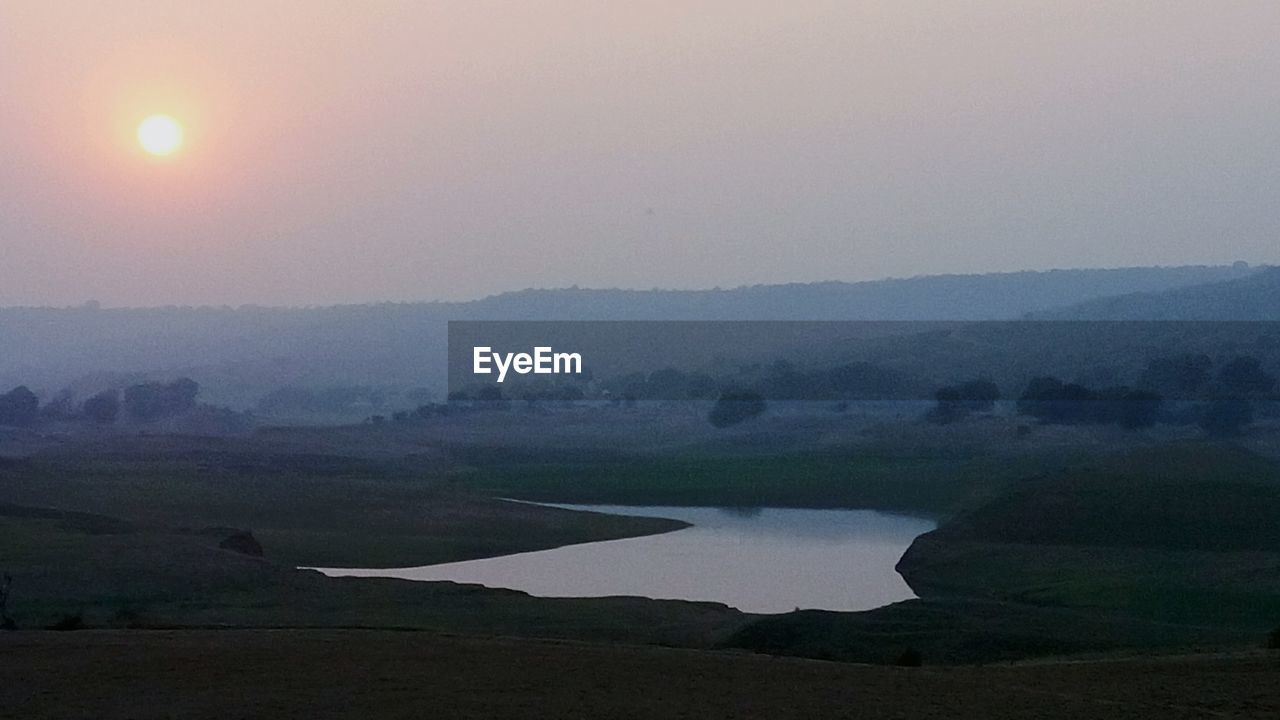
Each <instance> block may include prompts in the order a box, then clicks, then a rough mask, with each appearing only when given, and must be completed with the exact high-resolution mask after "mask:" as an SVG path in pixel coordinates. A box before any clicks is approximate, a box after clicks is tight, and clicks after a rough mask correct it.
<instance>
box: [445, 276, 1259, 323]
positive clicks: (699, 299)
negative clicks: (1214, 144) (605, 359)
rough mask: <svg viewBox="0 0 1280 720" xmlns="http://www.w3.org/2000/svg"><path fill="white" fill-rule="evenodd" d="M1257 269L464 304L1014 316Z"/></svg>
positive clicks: (533, 309) (677, 313)
mask: <svg viewBox="0 0 1280 720" xmlns="http://www.w3.org/2000/svg"><path fill="white" fill-rule="evenodd" d="M1255 272H1257V270H1256V269H1253V268H1250V267H1249V266H1247V265H1244V264H1237V265H1224V266H1186V267H1168V268H1163V267H1150V268H1119V269H1110V270H1048V271H1044V272H1015V273H990V274H985V275H931V276H923V277H914V278H896V279H888V280H875V281H869V282H858V283H844V282H821V283H809V284H788V285H756V286H751V287H741V288H735V289H731V290H719V289H717V290H583V289H577V288H573V289H563V290H523V291H520V292H511V293H504V294H502V295H495V296H493V297H489V298H485V299H483V300H479V301H477V302H474V303H466V304H464V306H463V307H465V312H467V313H475V315H474V317H476V318H485V319H495V320H496V319H501V320H508V319H509V320H524V319H528V320H1012V319H1017V318H1020V317H1022V316H1023V315H1026V314H1028V313H1039V312H1046V311H1049V310H1051V309H1055V308H1059V307H1062V306H1064V305H1072V304H1076V303H1082V302H1087V301H1090V300H1095V299H1100V298H1104V297H1108V296H1113V295H1119V294H1122V293H1133V292H1152V293H1154V292H1162V291H1165V290H1170V289H1174V288H1179V287H1186V286H1190V285H1197V284H1203V283H1213V282H1221V281H1225V280H1235V279H1240V278H1245V277H1248V276H1250V275H1252V274H1254V273H1255ZM460 309H461V308H460Z"/></svg>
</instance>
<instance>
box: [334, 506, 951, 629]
mask: <svg viewBox="0 0 1280 720" xmlns="http://www.w3.org/2000/svg"><path fill="white" fill-rule="evenodd" d="M556 507H564V508H570V509H574V510H588V511H592V512H602V513H613V514H618V515H648V516H653V517H665V518H674V519H677V520H683V521H685V522H688V523H691V524H692V527H689V528H685V529H684V530H677V531H675V532H670V533H666V534H663V535H649V536H646V537H638V538H627V539H623V540H609V541H605V542H594V543H583V544H580V545H568V546H565V547H559V548H555V549H552V550H540V551H537V552H528V553H519V554H516V555H504V556H502V557H495V558H485V559H483V560H467V561H464V562H454V563H445V564H441V565H427V566H423V567H414V568H397V569H377V570H364V569H355V568H322V569H320V571H321V572H323V573H325V574H326V575H333V576H359V577H394V578H403V579H407V580H449V581H453V582H459V583H478V584H481V585H485V586H488V587H494V588H510V589H513V590H523V591H525V592H527V593H529V594H531V595H537V596H541V597H605V596H612V595H636V596H642V597H650V598H659V599H671V600H708V601H713V602H721V603H725V604H726V605H730V606H732V607H735V608H738V609H739V610H743V611H745V612H752V613H781V612H789V611H791V610H795V609H822V610H869V609H871V608H876V607H880V606H882V605H888V604H889V603H893V602H898V601H900V600H907V599H910V598H913V597H915V595H914V594H913V593H912V592H911V589H910V588H909V587H907V584H906V583H905V582H904V581H903V580H902V577H901V576H899V575H898V573H897V572H896V571H895V570H894V569H893V567H894V565H895V564H897V562H898V559H899V558H901V557H902V554H903V553H904V552H906V550H907V547H908V546H909V545H910V544H911V541H912V540H914V539H915V538H916V537H917V536H918V535H920V534H922V533H925V532H928V531H930V530H932V529H933V528H934V523H933V522H932V521H930V520H924V519H921V518H915V517H909V516H905V515H891V514H887V513H881V512H876V511H872V510H793V509H782V508H763V509H751V510H743V509H736V508H735V509H722V508H709V507H635V506H615V505H557V506H556Z"/></svg>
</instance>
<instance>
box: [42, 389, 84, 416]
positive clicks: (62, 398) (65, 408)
mask: <svg viewBox="0 0 1280 720" xmlns="http://www.w3.org/2000/svg"><path fill="white" fill-rule="evenodd" d="M40 418H41V419H42V420H53V421H58V420H62V421H66V420H75V419H76V403H75V398H74V397H73V396H72V394H71V391H70V390H62V391H61V392H59V393H58V394H57V395H55V396H54V397H53V399H52V400H50V401H49V402H47V403H45V404H44V407H42V408H40Z"/></svg>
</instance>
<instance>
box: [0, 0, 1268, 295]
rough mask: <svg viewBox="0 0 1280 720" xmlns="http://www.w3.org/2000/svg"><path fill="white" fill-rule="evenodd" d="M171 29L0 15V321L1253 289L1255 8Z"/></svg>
mask: <svg viewBox="0 0 1280 720" xmlns="http://www.w3.org/2000/svg"><path fill="white" fill-rule="evenodd" d="M172 5H173V4H171V3H162V2H140V1H139V2H122V3H111V4H102V5H93V6H89V5H83V6H81V5H78V4H70V3H60V2H52V3H41V4H39V5H37V4H34V3H22V4H8V5H6V6H5V7H4V8H3V9H0V87H3V88H4V92H5V95H6V102H5V103H3V105H2V106H0V154H2V155H3V157H5V158H6V161H5V162H4V163H3V164H2V165H0V250H2V253H3V261H2V262H0V304H3V305H67V304H79V303H81V302H84V301H86V300H89V299H96V300H98V301H101V302H102V303H104V304H106V305H109V306H139V305H165V304H233V305H238V304H242V303H259V304H273V305H277V304H283V305H306V304H326V303H346V302H369V301H382V300H426V299H453V300H461V299H472V298H478V297H483V296H486V295H489V294H492V293H497V292H501V291H507V290H515V289H520V288H526V287H567V286H572V285H580V286H586V287H623V288H651V287H663V288H711V287H734V286H739V285H749V284H755V283H775V282H809V281H816V280H830V279H838V280H863V279H873V278H881V277H887V276H914V275H921V274H934V273H951V272H988V271H1009V270H1018V269H1028V268H1029V269H1037V268H1039V269H1043V268H1053V267H1105V266H1135V265H1180V264H1200V263H1204V264H1221V263H1229V262H1231V261H1234V260H1245V261H1249V262H1253V263H1268V262H1274V260H1275V256H1274V251H1273V248H1274V243H1275V240H1274V239H1275V237H1276V235H1277V231H1278V230H1280V217H1278V216H1277V214H1276V212H1275V210H1274V203H1273V199H1274V196H1275V191H1276V189H1277V181H1278V179H1280V178H1277V170H1276V168H1277V167H1280V163H1277V160H1280V157H1278V155H1280V144H1277V142H1276V140H1275V133H1274V128H1275V125H1276V121H1277V119H1278V118H1280V88H1277V86H1276V85H1275V83H1271V82H1266V80H1267V79H1269V78H1274V77H1276V76H1277V75H1280V48H1277V46H1276V45H1275V43H1274V38H1275V37H1276V36H1277V35H1280V8H1278V7H1277V6H1276V5H1275V4H1274V3H1266V2H1240V3H1230V4H1214V5H1206V4H1204V3H1190V2H1159V3H1156V2H1148V3H1136V2H1135V3H1124V4H1122V5H1121V4H1116V3H1102V2H1089V3H1071V4H1069V5H1061V6H1052V7H1051V6H1049V5H1047V4H1027V3H1016V2H1012V1H990V2H973V3H942V2H930V3H909V4H908V3H889V2H806V3H792V4H786V5H785V6H784V5H783V4H778V3H759V2H721V1H719V0H716V1H711V2H696V3H686V2H679V3H677V2H657V3H645V4H644V5H643V6H635V7H629V8H621V7H617V6H609V7H607V8H606V7H603V6H601V5H600V4H599V3H590V2H569V1H565V0H554V1H551V2H543V3H537V4H536V5H533V4H528V3H506V2H466V3H462V2H445V3H430V4H426V3H395V2H374V3H361V4H359V5H355V4H351V3H337V2H334V3H320V2H281V3H272V4H270V6H269V7H262V6H261V5H260V4H259V3H249V2H242V1H236V2H224V3H216V4H202V5H199V6H197V5H194V4H192V5H186V6H182V7H174V6H172ZM246 18H251V19H252V21H251V22H250V21H247V20H246ZM153 111H161V112H172V113H174V114H175V115H178V116H180V118H181V119H182V120H183V121H184V122H185V123H186V124H187V126H188V130H189V145H188V147H187V148H186V150H185V152H184V153H183V155H182V156H181V157H178V158H176V159H175V160H173V161H171V162H166V163H154V162H147V161H145V160H142V159H140V158H139V157H138V156H137V152H136V148H134V147H133V146H132V144H131V137H130V132H131V130H132V127H133V124H135V123H136V120H137V119H138V118H140V117H142V116H143V115H145V114H146V113H148V112H153Z"/></svg>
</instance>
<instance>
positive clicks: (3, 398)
mask: <svg viewBox="0 0 1280 720" xmlns="http://www.w3.org/2000/svg"><path fill="white" fill-rule="evenodd" d="M39 416H40V398H37V397H36V394H35V393H33V392H31V390H29V389H28V388H27V386H26V385H19V386H18V387H16V388H14V389H12V390H10V391H9V392H7V393H5V394H4V395H0V425H10V426H13V427H31V426H32V425H34V424H35V422H36V418H38V417H39Z"/></svg>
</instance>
